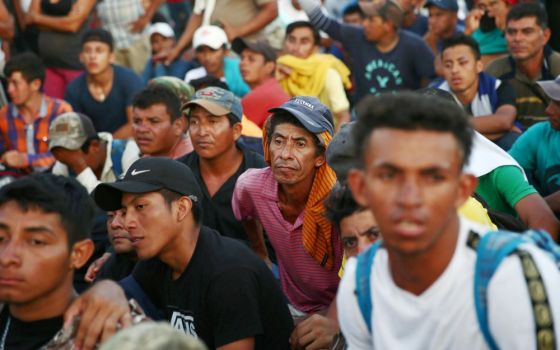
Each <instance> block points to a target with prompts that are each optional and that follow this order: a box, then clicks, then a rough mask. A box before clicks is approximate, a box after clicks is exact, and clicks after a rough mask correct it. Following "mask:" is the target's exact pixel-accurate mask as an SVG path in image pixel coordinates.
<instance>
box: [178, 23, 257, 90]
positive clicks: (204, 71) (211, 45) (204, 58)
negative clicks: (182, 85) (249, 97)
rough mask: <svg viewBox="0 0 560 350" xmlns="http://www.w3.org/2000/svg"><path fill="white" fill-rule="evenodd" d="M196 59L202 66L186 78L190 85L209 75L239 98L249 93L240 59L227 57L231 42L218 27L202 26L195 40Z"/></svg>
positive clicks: (196, 33)
mask: <svg viewBox="0 0 560 350" xmlns="http://www.w3.org/2000/svg"><path fill="white" fill-rule="evenodd" d="M193 48H194V49H195V51H196V58H197V59H198V61H199V62H200V64H201V65H202V67H200V68H195V69H191V70H190V71H188V72H187V75H186V76H185V81H186V82H187V83H189V82H190V81H192V80H194V79H199V78H202V77H205V76H207V75H213V76H215V77H216V78H219V79H220V80H221V81H223V82H225V83H226V84H227V85H228V89H229V90H230V91H231V92H233V93H234V94H235V95H236V96H237V97H243V96H244V95H245V94H246V93H248V92H249V90H250V88H249V86H248V85H247V84H246V83H245V81H243V77H242V76H241V71H240V70H239V59H237V58H232V57H226V56H227V54H228V52H229V41H228V37H227V35H226V32H224V30H223V29H222V28H220V27H217V26H202V27H200V28H198V29H197V30H196V32H195V33H194V38H193Z"/></svg>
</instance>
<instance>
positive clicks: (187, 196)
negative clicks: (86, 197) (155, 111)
mask: <svg viewBox="0 0 560 350" xmlns="http://www.w3.org/2000/svg"><path fill="white" fill-rule="evenodd" d="M93 197H94V199H95V201H96V203H97V205H98V206H100V207H101V208H102V209H105V210H116V214H115V215H116V216H115V219H114V220H118V221H120V223H121V224H122V225H123V227H124V228H125V229H126V230H127V231H128V232H129V233H130V236H131V239H132V244H133V246H134V248H135V250H136V253H137V255H138V258H139V259H140V260H141V261H140V262H139V263H138V264H137V266H136V268H135V270H134V271H133V273H132V277H133V278H134V279H135V281H136V282H137V283H138V284H139V286H140V287H141V289H142V291H143V292H144V293H145V294H146V295H147V296H148V298H149V300H150V301H151V302H152V303H153V304H154V305H155V306H156V307H157V308H158V309H159V311H160V313H161V314H162V315H163V316H164V317H165V319H167V320H169V321H170V322H171V324H172V325H173V326H174V327H175V328H177V329H179V330H182V331H184V332H185V333H186V334H188V335H191V336H194V337H198V338H200V339H202V340H204V342H205V343H206V344H207V345H208V347H209V348H210V349H213V348H221V347H224V346H226V345H229V346H232V345H236V346H237V347H236V349H286V348H287V344H288V338H289V335H290V331H291V329H292V324H291V319H290V317H289V313H288V310H287V307H286V305H285V302H284V300H283V296H282V293H281V292H280V289H279V287H278V286H277V283H276V281H275V279H274V276H273V275H272V273H271V272H270V271H269V270H268V268H267V267H266V265H265V264H264V263H263V262H262V261H261V260H260V259H258V258H257V257H256V256H255V255H254V254H253V253H252V252H251V251H250V250H249V249H248V248H247V247H246V246H244V245H243V244H241V243H238V242H236V241H234V240H232V239H230V238H226V237H222V236H220V234H219V233H218V232H216V231H214V230H211V229H209V228H207V227H205V226H201V224H200V223H201V219H202V215H203V213H202V212H201V200H202V192H201V189H200V187H199V185H198V183H197V181H196V179H195V177H194V175H193V173H192V171H191V170H190V168H189V167H188V166H186V165H184V164H182V163H179V162H177V161H175V160H172V159H169V158H161V157H149V158H142V159H139V160H138V161H136V162H135V163H134V164H132V165H131V166H130V168H129V170H128V171H127V173H126V174H125V176H124V178H123V179H121V180H119V181H117V182H114V183H104V184H100V185H99V186H98V187H97V188H96V189H95V191H94V192H93ZM81 327H84V328H87V327H88V326H87V325H81Z"/></svg>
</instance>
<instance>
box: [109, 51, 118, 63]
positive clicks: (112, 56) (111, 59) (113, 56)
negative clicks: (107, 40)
mask: <svg viewBox="0 0 560 350" xmlns="http://www.w3.org/2000/svg"><path fill="white" fill-rule="evenodd" d="M115 60H116V57H115V51H113V50H111V52H110V53H109V63H111V64H114V63H115Z"/></svg>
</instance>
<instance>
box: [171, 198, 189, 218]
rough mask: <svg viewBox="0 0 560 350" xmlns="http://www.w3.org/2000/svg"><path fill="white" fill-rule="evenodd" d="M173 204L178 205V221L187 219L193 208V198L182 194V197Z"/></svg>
mask: <svg viewBox="0 0 560 350" xmlns="http://www.w3.org/2000/svg"><path fill="white" fill-rule="evenodd" d="M172 204H173V206H175V207H176V216H177V220H178V221H183V220H185V219H186V218H187V217H188V215H189V213H191V212H192V209H193V202H192V199H190V198H189V197H187V196H181V198H179V199H177V200H176V201H175V202H173V203H172Z"/></svg>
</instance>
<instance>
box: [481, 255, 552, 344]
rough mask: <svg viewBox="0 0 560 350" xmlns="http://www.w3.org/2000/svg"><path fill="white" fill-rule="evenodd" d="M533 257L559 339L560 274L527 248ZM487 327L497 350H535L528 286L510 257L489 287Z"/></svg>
mask: <svg viewBox="0 0 560 350" xmlns="http://www.w3.org/2000/svg"><path fill="white" fill-rule="evenodd" d="M526 248H527V251H528V252H529V253H530V254H531V256H532V257H533V260H534V261H535V264H536V265H537V268H538V270H539V272H540V274H541V277H542V279H543V283H544V285H545V290H546V294H547V297H548V302H549V305H550V308H551V314H550V315H543V316H548V317H552V322H553V324H554V325H555V327H554V332H555V335H556V339H560V328H559V327H556V325H558V322H560V319H559V317H560V294H558V293H557V291H558V290H560V272H559V271H558V268H557V267H556V266H555V264H554V263H553V261H552V260H551V259H550V258H549V257H548V256H546V255H545V253H543V252H542V251H540V250H538V249H537V248H536V247H533V246H530V247H526ZM488 320H489V327H490V332H491V334H492V336H493V337H494V340H495V341H496V343H497V345H498V348H500V349H520V350H521V349H535V348H536V344H537V340H536V328H535V327H536V322H535V317H534V314H533V308H532V305H531V299H530V296H529V292H528V286H527V282H526V281H525V277H524V273H523V270H522V267H521V261H520V260H519V257H518V256H516V255H513V256H511V257H509V258H507V259H506V260H504V262H503V263H502V264H501V265H500V267H499V268H498V270H497V271H496V273H495V275H494V277H493V278H492V279H491V280H490V283H489V284H488Z"/></svg>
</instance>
